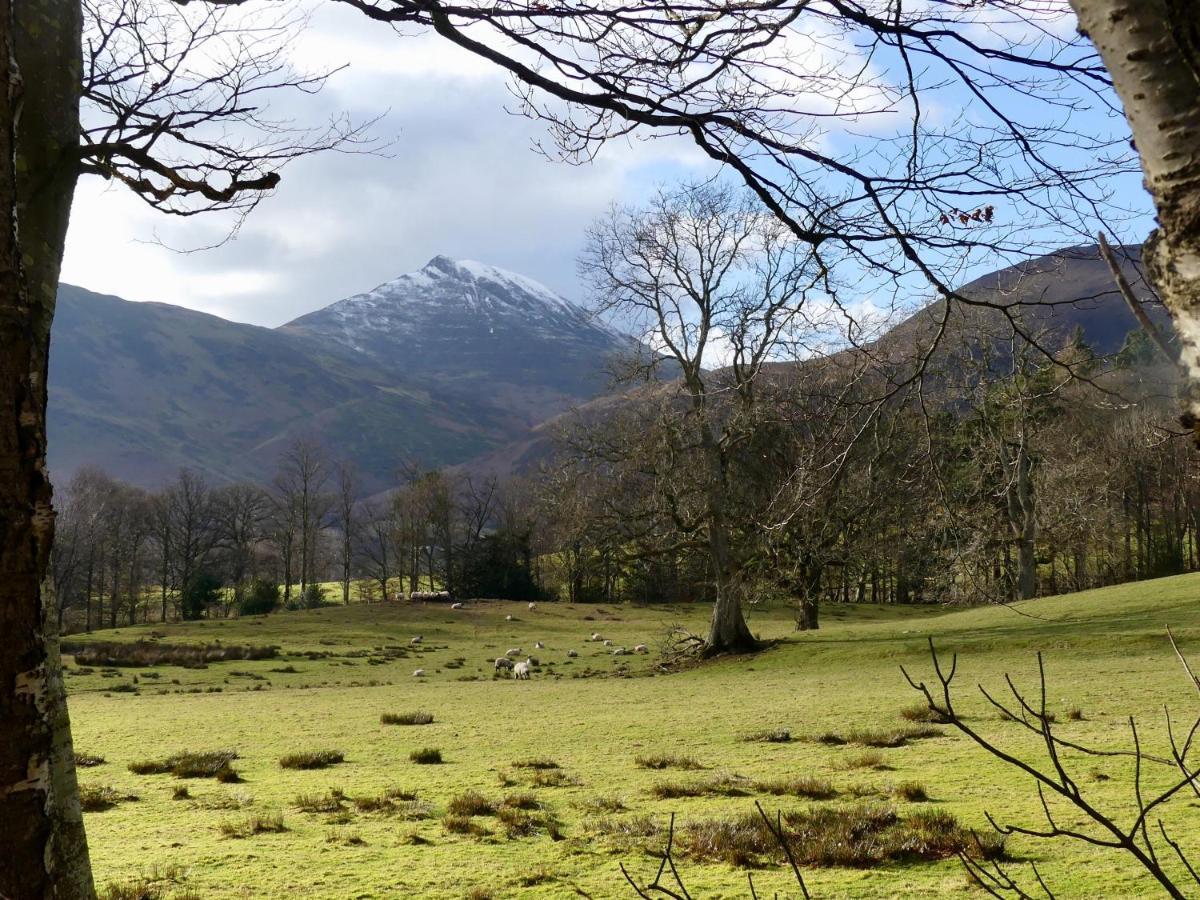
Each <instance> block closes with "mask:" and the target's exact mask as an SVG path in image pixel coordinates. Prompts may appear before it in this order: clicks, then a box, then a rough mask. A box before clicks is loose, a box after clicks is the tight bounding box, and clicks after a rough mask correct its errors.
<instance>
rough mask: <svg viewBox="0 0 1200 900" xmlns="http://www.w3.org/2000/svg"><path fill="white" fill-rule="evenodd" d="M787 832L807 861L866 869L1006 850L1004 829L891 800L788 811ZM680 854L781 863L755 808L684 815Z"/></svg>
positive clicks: (738, 863)
mask: <svg viewBox="0 0 1200 900" xmlns="http://www.w3.org/2000/svg"><path fill="white" fill-rule="evenodd" d="M780 821H781V822H782V827H783V833H784V839H785V840H786V841H787V843H788V847H789V849H790V850H791V852H792V854H793V855H794V856H795V858H796V861H797V862H798V863H799V864H800V865H801V866H811V867H818V866H840V867H845V868H867V867H872V866H878V865H883V864H885V863H891V862H912V861H917V860H937V859H946V858H948V857H951V856H955V855H956V854H958V853H959V852H961V851H963V850H966V849H972V850H974V851H975V852H977V853H979V852H982V853H983V854H984V855H985V856H986V858H989V859H996V858H999V857H1000V856H1001V855H1002V854H1003V852H1004V842H1003V840H997V839H996V838H998V837H999V836H996V837H991V836H980V835H976V834H975V833H974V832H971V831H969V830H968V829H965V828H963V827H962V826H961V825H960V824H959V823H958V820H957V819H955V818H954V816H952V815H950V814H949V813H946V812H942V811H939V810H922V811H920V812H916V813H912V814H910V815H905V816H901V815H898V814H897V813H896V810H895V809H894V808H892V807H890V806H882V805H873V804H856V805H851V806H840V807H818V808H814V809H812V810H805V811H795V812H788V813H784V814H783V816H782V817H781V820H780ZM676 841H677V847H678V850H679V852H680V854H681V855H682V856H684V857H687V858H689V859H693V860H696V861H701V862H723V863H726V864H729V865H734V866H741V867H757V866H761V865H765V864H767V863H775V864H778V863H781V862H783V855H784V854H783V852H782V849H781V848H780V847H779V844H778V842H777V840H776V838H775V836H774V835H773V834H772V833H771V830H770V829H769V828H768V827H767V825H766V823H765V822H764V821H763V819H762V817H761V816H759V815H758V814H757V813H753V814H744V815H741V816H725V817H720V818H713V819H703V820H696V821H691V822H685V823H684V824H683V825H682V827H680V828H678V829H677V830H676Z"/></svg>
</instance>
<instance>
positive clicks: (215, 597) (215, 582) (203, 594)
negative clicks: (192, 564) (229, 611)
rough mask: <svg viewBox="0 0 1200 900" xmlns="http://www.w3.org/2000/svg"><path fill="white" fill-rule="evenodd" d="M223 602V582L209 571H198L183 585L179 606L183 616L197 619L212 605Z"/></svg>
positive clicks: (187, 618)
mask: <svg viewBox="0 0 1200 900" xmlns="http://www.w3.org/2000/svg"><path fill="white" fill-rule="evenodd" d="M220 602H221V582H220V580H219V579H218V578H217V577H216V576H215V575H212V574H210V573H209V572H197V573H196V574H195V575H193V576H192V577H191V579H190V580H189V581H188V583H187V584H185V585H184V586H183V591H182V593H181V594H180V596H179V607H180V610H181V612H182V615H183V618H184V619H186V620H189V621H191V620H195V619H199V618H201V617H203V616H204V613H205V612H206V611H207V610H208V608H209V607H210V606H216V605H217V604H219V603H220Z"/></svg>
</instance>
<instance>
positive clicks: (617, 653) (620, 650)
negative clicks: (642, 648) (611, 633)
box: [613, 647, 629, 656]
mask: <svg viewBox="0 0 1200 900" xmlns="http://www.w3.org/2000/svg"><path fill="white" fill-rule="evenodd" d="M628 655H629V651H628V650H626V649H625V648H624V647H618V648H617V649H616V650H614V651H613V656H628Z"/></svg>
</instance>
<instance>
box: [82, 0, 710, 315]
mask: <svg viewBox="0 0 1200 900" xmlns="http://www.w3.org/2000/svg"><path fill="white" fill-rule="evenodd" d="M293 55H294V58H295V60H296V62H297V64H298V65H300V66H301V67H304V68H320V67H322V66H324V65H331V64H332V65H337V64H341V63H346V62H349V64H350V65H349V68H348V69H347V70H346V71H343V72H341V73H339V74H338V75H336V76H335V77H334V78H333V79H332V80H331V81H330V83H329V85H328V86H327V87H326V89H325V91H324V92H323V93H322V94H321V95H319V96H317V97H305V98H303V100H304V103H303V105H301V106H300V107H299V109H298V112H297V117H299V116H308V117H310V118H309V120H308V121H311V122H313V123H315V124H319V123H320V122H322V121H324V120H325V119H327V118H328V117H329V116H330V115H331V114H335V113H337V112H339V111H343V110H344V111H347V112H349V113H350V114H351V115H352V116H353V117H355V118H356V119H357V120H359V121H363V120H366V119H369V118H371V117H373V116H376V115H379V114H381V113H386V115H385V116H384V118H383V119H382V120H381V122H380V123H379V124H378V125H377V126H376V127H375V129H374V133H375V135H376V136H377V137H379V138H381V139H383V140H391V141H392V143H391V146H390V147H389V148H388V149H387V151H386V155H385V156H380V157H372V156H363V155H344V154H336V153H328V154H322V155H319V156H314V157H310V158H307V159H303V160H301V161H299V162H296V163H293V164H292V165H291V166H289V167H288V168H286V169H285V170H284V172H283V182H282V184H281V186H280V188H279V190H278V191H277V192H276V193H275V194H274V195H273V196H272V197H270V198H269V199H268V200H267V201H266V202H264V203H263V204H262V205H260V206H259V208H258V209H257V210H256V211H255V212H254V213H253V214H252V215H251V216H250V218H249V220H248V221H247V222H246V223H245V225H244V226H243V227H242V229H241V232H240V233H239V234H238V236H237V238H236V240H233V241H231V242H228V243H227V244H225V245H224V246H221V247H218V248H217V249H212V250H205V251H203V252H195V253H187V254H181V253H177V252H172V250H170V249H167V248H168V247H178V248H196V247H204V246H208V245H211V244H212V243H214V242H216V241H218V240H219V239H220V238H221V236H222V235H223V234H224V231H225V229H227V228H228V225H229V220H227V219H221V218H219V217H211V218H206V217H198V218H192V219H187V220H179V219H174V218H169V217H166V216H163V215H161V214H159V213H157V212H155V211H154V210H151V209H149V208H148V207H146V206H144V204H142V203H141V201H139V200H137V199H136V198H135V197H134V196H132V194H130V193H129V192H128V191H127V190H125V189H124V188H121V187H109V186H107V185H106V184H105V183H104V182H102V181H100V180H99V179H95V178H86V179H84V180H83V181H81V182H80V187H79V191H78V193H77V195H76V200H75V206H74V210H73V214H72V223H71V231H70V235H69V239H68V247H67V254H66V259H65V261H64V266H63V280H64V281H66V282H69V283H72V284H77V285H80V286H82V287H86V288H88V289H90V290H95V291H100V292H103V293H111V294H116V295H118V296H121V297H125V298H126V299H130V300H160V301H164V302H168V303H175V304H179V305H182V306H187V307H191V308H193V309H199V310H203V311H205V312H211V313H215V314H216V315H220V316H222V317H225V318H228V319H233V320H236V321H241V322H251V323H255V324H261V325H269V326H274V325H279V324H282V323H283V322H286V321H288V320H290V319H292V318H294V317H296V316H298V315H301V314H303V313H305V312H308V311H311V310H313V309H317V308H320V307H322V306H326V305H328V304H329V303H331V302H333V301H335V300H338V299H341V298H342V297H345V296H348V295H350V294H354V293H357V292H359V291H365V290H369V289H370V288H372V287H374V286H376V285H377V284H379V283H381V282H383V281H387V280H389V279H391V278H394V277H396V276H397V275H399V274H402V273H404V272H409V271H412V270H414V269H417V268H420V267H421V266H422V265H424V264H425V263H426V262H427V261H428V260H429V259H430V257H432V256H435V255H437V254H439V253H442V254H446V255H449V256H454V257H458V258H469V259H478V260H481V261H484V262H488V263H492V264H493V265H498V266H501V267H503V268H508V269H512V270H515V271H518V272H521V273H523V274H526V275H528V276H530V277H532V278H536V279H538V280H539V281H542V282H544V283H545V284H547V285H548V286H550V287H551V288H553V289H555V290H557V291H559V292H560V293H563V294H565V295H566V296H568V297H571V298H572V299H580V297H579V293H580V292H579V288H578V286H577V283H576V277H575V259H576V257H577V256H578V253H579V251H580V249H581V246H582V242H583V231H584V229H585V228H586V226H587V225H588V223H589V222H590V221H592V220H593V219H594V218H595V217H596V216H597V215H599V214H601V213H602V212H603V211H604V210H605V209H606V208H607V206H608V205H609V204H610V203H612V202H613V201H614V200H622V199H625V200H629V199H634V198H636V197H637V196H638V195H639V194H642V193H644V192H645V191H646V190H647V189H648V188H650V187H652V186H653V185H654V184H656V183H659V182H661V181H663V180H665V179H668V178H671V177H675V176H677V175H680V174H684V173H687V172H697V173H698V172H702V171H708V170H707V169H706V168H704V166H705V162H704V160H702V159H701V158H700V156H699V154H698V153H697V152H696V151H695V150H694V149H693V148H692V146H691V145H690V144H689V143H688V142H686V141H682V140H678V139H667V140H655V141H650V142H642V141H638V142H633V143H627V144H623V145H617V144H613V145H612V146H610V147H609V148H607V150H606V152H605V153H604V154H603V156H602V158H601V159H599V160H598V161H597V162H595V163H593V164H590V165H585V166H570V165H566V164H563V163H561V162H552V161H549V160H547V159H546V158H544V157H543V156H541V155H539V154H538V153H537V152H535V151H534V150H533V149H532V147H533V144H534V143H535V142H536V141H537V140H539V139H540V138H543V137H544V131H543V129H542V127H541V126H540V125H539V124H537V123H535V122H532V121H529V120H528V119H525V118H523V117H520V116H516V115H513V114H511V113H510V112H507V111H506V107H512V106H513V105H514V102H513V98H512V96H511V95H510V93H509V92H508V89H507V87H506V84H505V80H504V78H503V77H502V76H501V75H500V74H499V73H498V71H497V70H496V69H494V68H493V67H489V66H486V65H485V64H484V63H481V62H479V61H476V60H475V59H474V58H472V57H470V56H469V55H467V54H465V53H462V52H461V51H458V50H457V49H455V48H453V47H450V46H449V45H447V44H446V43H445V42H443V41H440V40H439V41H437V42H434V41H431V40H429V39H428V38H422V37H408V36H404V37H401V36H397V35H396V34H395V33H393V32H392V31H390V30H389V29H388V28H386V27H382V26H380V25H379V24H376V23H370V22H368V21H366V20H365V19H364V18H363V17H362V16H361V15H359V14H357V13H354V12H352V11H349V10H345V9H336V8H333V5H330V4H324V5H320V6H318V7H316V9H315V15H314V18H313V21H312V23H311V25H310V27H309V28H308V30H307V31H306V32H305V34H304V36H303V38H302V40H301V41H300V43H298V44H297V45H296V47H295V48H294V54H293ZM164 245H166V246H164Z"/></svg>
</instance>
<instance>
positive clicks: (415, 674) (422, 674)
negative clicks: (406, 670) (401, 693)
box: [413, 669, 425, 678]
mask: <svg viewBox="0 0 1200 900" xmlns="http://www.w3.org/2000/svg"><path fill="white" fill-rule="evenodd" d="M424 677H425V670H424V669H417V670H416V671H415V672H413V678H424Z"/></svg>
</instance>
